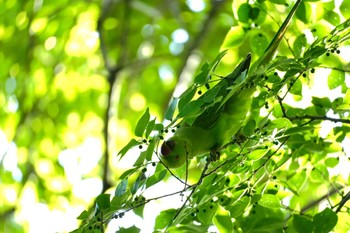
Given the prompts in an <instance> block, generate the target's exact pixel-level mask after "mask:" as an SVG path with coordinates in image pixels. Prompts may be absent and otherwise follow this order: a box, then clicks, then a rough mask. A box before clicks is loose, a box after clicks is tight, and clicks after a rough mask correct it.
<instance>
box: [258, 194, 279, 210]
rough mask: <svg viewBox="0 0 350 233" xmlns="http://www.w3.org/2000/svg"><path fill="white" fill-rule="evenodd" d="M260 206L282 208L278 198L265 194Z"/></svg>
mask: <svg viewBox="0 0 350 233" xmlns="http://www.w3.org/2000/svg"><path fill="white" fill-rule="evenodd" d="M258 203H259V205H261V206H264V207H266V208H272V209H275V208H281V203H280V200H279V199H278V197H277V196H275V195H272V194H264V195H262V197H261V199H260V200H259V202H258Z"/></svg>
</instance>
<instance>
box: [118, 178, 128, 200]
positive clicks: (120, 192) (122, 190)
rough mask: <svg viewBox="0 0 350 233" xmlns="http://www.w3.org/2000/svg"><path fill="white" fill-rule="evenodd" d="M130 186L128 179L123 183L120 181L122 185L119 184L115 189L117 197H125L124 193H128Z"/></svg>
mask: <svg viewBox="0 0 350 233" xmlns="http://www.w3.org/2000/svg"><path fill="white" fill-rule="evenodd" d="M127 185H128V179H127V178H126V179H123V180H122V181H120V183H119V184H118V186H117V188H116V189H115V196H117V197H118V196H121V195H123V193H125V191H126V187H127Z"/></svg>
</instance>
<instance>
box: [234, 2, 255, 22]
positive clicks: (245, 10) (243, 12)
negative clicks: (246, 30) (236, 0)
mask: <svg viewBox="0 0 350 233" xmlns="http://www.w3.org/2000/svg"><path fill="white" fill-rule="evenodd" d="M251 9H252V7H251V6H250V4H248V3H244V4H241V5H240V6H239V8H238V11H237V15H238V20H239V21H241V22H242V23H248V22H249V18H250V10H251Z"/></svg>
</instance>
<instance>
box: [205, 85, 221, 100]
mask: <svg viewBox="0 0 350 233" xmlns="http://www.w3.org/2000/svg"><path fill="white" fill-rule="evenodd" d="M220 89H221V86H220V85H215V86H214V87H213V88H211V89H209V90H208V91H207V92H205V93H204V95H203V96H202V98H203V102H204V103H212V102H214V99H215V97H216V95H217V94H218V92H219V91H220Z"/></svg>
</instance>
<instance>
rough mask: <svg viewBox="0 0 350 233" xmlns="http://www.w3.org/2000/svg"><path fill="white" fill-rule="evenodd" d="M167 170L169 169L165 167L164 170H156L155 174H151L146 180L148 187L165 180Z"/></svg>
mask: <svg viewBox="0 0 350 233" xmlns="http://www.w3.org/2000/svg"><path fill="white" fill-rule="evenodd" d="M167 171H168V170H166V169H163V170H161V171H158V172H155V173H154V174H153V175H151V176H150V177H149V178H148V179H147V181H146V188H149V187H151V186H152V185H155V184H156V183H158V182H159V181H161V180H163V179H164V177H165V175H166V174H167Z"/></svg>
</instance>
